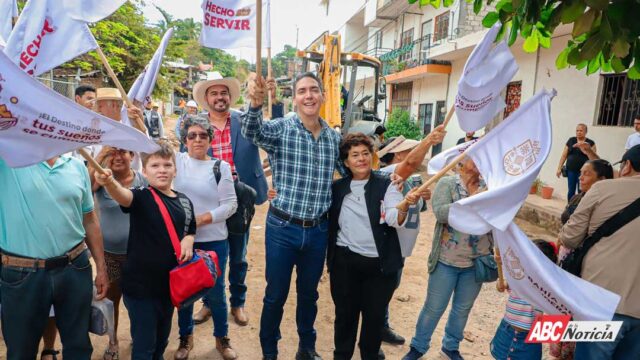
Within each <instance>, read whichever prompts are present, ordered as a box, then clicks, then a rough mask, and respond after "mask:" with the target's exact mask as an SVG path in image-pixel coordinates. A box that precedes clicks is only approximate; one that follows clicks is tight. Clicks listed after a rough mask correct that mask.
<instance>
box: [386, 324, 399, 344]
mask: <svg viewBox="0 0 640 360" xmlns="http://www.w3.org/2000/svg"><path fill="white" fill-rule="evenodd" d="M382 342H386V343H387V344H391V345H402V344H404V338H403V337H402V336H400V335H398V333H396V332H395V331H393V329H392V328H390V327H385V328H384V329H382Z"/></svg>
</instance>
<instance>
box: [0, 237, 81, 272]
mask: <svg viewBox="0 0 640 360" xmlns="http://www.w3.org/2000/svg"><path fill="white" fill-rule="evenodd" d="M86 249H87V246H86V245H85V244H84V241H82V242H81V243H80V244H78V245H76V247H74V248H73V249H71V250H69V251H68V252H67V253H66V254H64V255H62V256H56V257H52V258H49V259H33V258H27V257H21V256H15V255H8V254H4V253H3V254H2V266H11V267H21V268H32V269H47V270H52V269H56V268H60V267H65V266H67V265H68V264H69V263H71V262H72V261H73V260H75V258H77V257H78V256H80V255H81V254H82V253H83V252H84V251H85V250H86Z"/></svg>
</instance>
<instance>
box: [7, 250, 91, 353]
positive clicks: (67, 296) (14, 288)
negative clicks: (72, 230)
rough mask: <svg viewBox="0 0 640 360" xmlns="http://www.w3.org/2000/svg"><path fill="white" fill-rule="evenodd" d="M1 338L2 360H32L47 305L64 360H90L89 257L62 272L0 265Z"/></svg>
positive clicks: (38, 341)
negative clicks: (53, 317) (4, 356)
mask: <svg viewBox="0 0 640 360" xmlns="http://www.w3.org/2000/svg"><path fill="white" fill-rule="evenodd" d="M0 284H1V287H2V291H1V295H0V297H1V299H2V300H1V301H2V333H3V336H4V342H5V344H6V345H7V359H8V360H14V359H15V360H18V359H20V360H22V359H36V358H37V355H38V347H39V345H40V338H42V333H43V332H44V329H45V326H46V325H47V321H48V320H49V309H50V308H51V305H53V306H54V307H55V311H56V326H57V328H58V331H59V332H60V339H61V340H62V343H63V344H64V345H63V348H62V356H63V357H64V358H65V359H80V360H82V359H86V360H89V359H91V353H92V351H93V348H92V347H91V341H90V340H89V322H90V318H91V299H92V297H93V290H92V289H93V285H92V279H91V263H90V262H89V252H88V251H86V250H85V252H84V253H82V254H80V255H79V256H78V257H76V258H75V259H74V260H73V261H72V262H71V263H70V264H68V265H67V266H65V267H61V268H57V269H52V270H45V269H35V268H22V267H9V266H2V270H1V272H0Z"/></svg>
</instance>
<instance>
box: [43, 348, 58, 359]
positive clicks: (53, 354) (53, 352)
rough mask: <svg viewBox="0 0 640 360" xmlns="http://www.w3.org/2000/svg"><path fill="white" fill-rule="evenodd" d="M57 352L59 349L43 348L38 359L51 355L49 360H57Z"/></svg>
mask: <svg viewBox="0 0 640 360" xmlns="http://www.w3.org/2000/svg"><path fill="white" fill-rule="evenodd" d="M58 354H60V351H58V350H55V349H44V350H42V352H41V353H40V359H41V360H42V358H43V357H45V356H51V360H58V357H57V356H56V355H58Z"/></svg>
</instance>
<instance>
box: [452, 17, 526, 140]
mask: <svg viewBox="0 0 640 360" xmlns="http://www.w3.org/2000/svg"><path fill="white" fill-rule="evenodd" d="M499 30H500V23H497V24H496V25H494V26H493V27H492V28H491V29H489V32H487V34H486V35H485V36H484V38H482V41H480V43H478V45H476V47H475V49H473V52H472V53H471V55H470V56H469V59H467V63H466V64H465V66H464V71H463V73H462V77H461V78H460V81H458V93H457V95H456V101H455V108H456V116H457V117H458V122H459V124H460V127H461V128H462V129H463V130H464V131H467V132H469V131H476V130H478V129H480V128H482V127H484V126H485V125H486V124H487V123H488V122H489V121H490V120H491V119H492V118H493V117H494V116H495V115H496V114H497V113H498V112H499V111H500V110H502V109H503V108H504V107H505V103H504V100H502V97H501V96H500V91H502V89H504V87H505V86H507V84H508V83H509V81H511V79H512V78H513V76H514V75H515V74H516V72H517V71H518V64H516V60H515V59H514V57H513V55H512V54H511V51H510V50H509V46H508V45H507V42H506V40H503V41H501V42H500V43H499V44H497V45H496V46H495V47H493V48H492V46H493V42H494V40H495V39H496V36H497V34H498V31H499Z"/></svg>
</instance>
